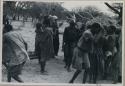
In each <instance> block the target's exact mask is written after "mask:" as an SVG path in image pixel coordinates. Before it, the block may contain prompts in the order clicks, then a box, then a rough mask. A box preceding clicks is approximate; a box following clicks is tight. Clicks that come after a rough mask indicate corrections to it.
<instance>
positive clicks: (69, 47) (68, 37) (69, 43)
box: [63, 20, 79, 72]
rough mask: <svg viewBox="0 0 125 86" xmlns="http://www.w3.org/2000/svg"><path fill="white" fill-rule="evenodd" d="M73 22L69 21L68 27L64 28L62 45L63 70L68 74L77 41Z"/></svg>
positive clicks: (77, 31)
mask: <svg viewBox="0 0 125 86" xmlns="http://www.w3.org/2000/svg"><path fill="white" fill-rule="evenodd" d="M75 25H76V24H75V23H74V21H72V20H71V21H70V26H69V27H66V28H65V31H64V35H63V43H64V44H63V45H64V58H65V59H64V61H65V68H67V70H68V72H70V71H71V69H70V66H71V63H72V57H73V50H74V48H75V47H76V45H77V42H78V40H79V30H78V29H76V27H75Z"/></svg>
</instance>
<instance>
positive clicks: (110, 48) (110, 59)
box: [105, 26, 119, 78]
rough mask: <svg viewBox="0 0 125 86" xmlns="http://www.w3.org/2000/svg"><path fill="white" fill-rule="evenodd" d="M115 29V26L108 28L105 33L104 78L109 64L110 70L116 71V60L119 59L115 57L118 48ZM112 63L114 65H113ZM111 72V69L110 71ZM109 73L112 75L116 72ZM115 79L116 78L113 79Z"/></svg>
mask: <svg viewBox="0 0 125 86" xmlns="http://www.w3.org/2000/svg"><path fill="white" fill-rule="evenodd" d="M115 31H116V27H115V26H109V27H108V31H107V36H106V43H105V55H106V59H105V77H106V76H108V70H109V69H110V64H111V66H112V69H113V68H114V69H117V68H116V67H117V64H116V63H117V61H116V59H117V58H119V57H117V51H118V48H117V47H116V38H117V36H116V34H115ZM113 63H115V64H114V65H113ZM114 69H113V70H114ZM110 70H111V69H110ZM113 70H112V71H111V72H112V74H113V73H114V72H116V71H117V70H114V71H113ZM114 78H116V77H114Z"/></svg>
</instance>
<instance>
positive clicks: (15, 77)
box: [12, 75, 23, 83]
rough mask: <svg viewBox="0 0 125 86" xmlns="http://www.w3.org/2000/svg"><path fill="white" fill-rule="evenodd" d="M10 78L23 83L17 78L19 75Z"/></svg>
mask: <svg viewBox="0 0 125 86" xmlns="http://www.w3.org/2000/svg"><path fill="white" fill-rule="evenodd" d="M12 78H13V79H15V80H16V81H18V82H21V83H22V82H23V81H22V79H21V78H20V77H19V75H14V76H12Z"/></svg>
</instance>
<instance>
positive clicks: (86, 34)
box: [83, 30, 92, 41]
mask: <svg viewBox="0 0 125 86" xmlns="http://www.w3.org/2000/svg"><path fill="white" fill-rule="evenodd" d="M83 37H84V39H85V41H89V40H90V39H91V38H92V34H91V32H90V31H89V30H86V31H85V32H84V33H83Z"/></svg>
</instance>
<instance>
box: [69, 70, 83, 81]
mask: <svg viewBox="0 0 125 86" xmlns="http://www.w3.org/2000/svg"><path fill="white" fill-rule="evenodd" d="M80 73H81V70H76V72H75V73H74V75H73V77H72V79H71V80H70V81H69V83H73V82H74V80H75V79H76V78H77V76H78V75H79V74H80Z"/></svg>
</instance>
